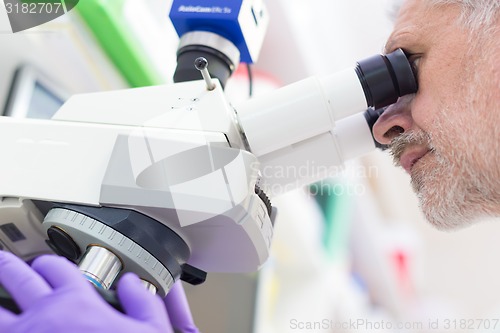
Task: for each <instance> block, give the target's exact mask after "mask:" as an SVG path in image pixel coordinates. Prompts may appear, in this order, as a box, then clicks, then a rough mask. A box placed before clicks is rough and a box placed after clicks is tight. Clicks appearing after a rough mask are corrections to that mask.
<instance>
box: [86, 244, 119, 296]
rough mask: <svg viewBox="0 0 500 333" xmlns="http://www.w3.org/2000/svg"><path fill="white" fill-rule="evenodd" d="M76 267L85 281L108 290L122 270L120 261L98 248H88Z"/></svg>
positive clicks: (106, 250) (107, 251)
mask: <svg viewBox="0 0 500 333" xmlns="http://www.w3.org/2000/svg"><path fill="white" fill-rule="evenodd" d="M78 266H79V268H80V271H82V273H83V275H84V276H85V277H86V278H87V280H89V281H90V282H92V283H93V284H94V285H95V286H96V287H99V288H102V289H109V288H110V287H111V284H113V281H114V280H115V279H116V277H117V276H118V273H120V271H121V269H122V263H121V261H120V259H119V258H118V257H117V256H116V255H115V254H114V253H113V252H111V251H109V250H108V249H105V248H103V247H100V246H89V247H88V248H87V251H86V252H85V254H84V255H83V258H82V260H81V261H80V264H79V265H78Z"/></svg>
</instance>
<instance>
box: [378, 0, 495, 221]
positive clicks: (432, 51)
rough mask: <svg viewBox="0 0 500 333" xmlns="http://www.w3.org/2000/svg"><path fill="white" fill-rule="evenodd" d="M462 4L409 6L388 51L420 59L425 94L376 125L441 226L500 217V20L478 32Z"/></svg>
mask: <svg viewBox="0 0 500 333" xmlns="http://www.w3.org/2000/svg"><path fill="white" fill-rule="evenodd" d="M459 16H460V7H459V6H456V5H448V6H443V7H430V6H429V5H427V4H426V1H422V0H409V1H407V2H406V3H405V5H404V6H403V7H402V9H401V11H400V14H399V16H398V19H397V22H396V25H395V28H394V31H393V33H392V35H391V36H390V38H389V41H388V43H387V47H386V52H392V51H393V50H395V49H397V48H402V49H403V50H405V51H406V52H407V53H408V54H411V56H410V57H409V59H410V61H412V62H413V63H414V66H415V69H416V71H417V73H418V74H417V79H418V84H419V89H418V92H417V93H416V94H414V95H410V96H405V97H402V98H400V99H399V100H398V102H397V103H396V104H394V105H392V106H391V107H389V108H388V109H387V110H386V111H385V112H384V114H383V115H382V116H381V117H380V118H379V120H378V121H377V123H376V124H375V126H374V129H373V133H374V135H375V138H376V139H377V141H379V142H380V143H383V144H391V150H392V153H393V155H394V158H395V162H396V164H399V165H401V166H402V167H403V168H404V169H405V170H406V171H407V172H408V173H409V174H410V175H411V178H412V185H413V188H414V190H415V191H416V193H417V195H418V197H419V200H420V205H421V208H422V210H423V212H424V214H425V216H426V217H427V219H428V220H429V221H430V222H431V223H432V224H433V225H435V226H436V227H438V228H440V229H449V228H452V227H460V226H464V225H467V224H469V223H470V222H472V221H473V220H474V219H476V218H479V217H483V216H500V150H499V149H500V110H499V106H500V61H498V60H497V59H495V58H496V57H498V55H499V54H500V43H498V41H499V40H500V33H499V31H500V29H498V26H499V24H500V21H499V19H498V15H497V18H496V22H495V23H494V24H495V27H496V28H497V29H496V30H495V31H493V30H492V31H491V32H490V33H488V34H478V33H477V32H471V31H470V30H468V29H467V28H465V26H464V25H462V24H461V23H460V22H459V21H458V18H459Z"/></svg>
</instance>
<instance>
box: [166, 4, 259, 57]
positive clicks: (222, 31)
mask: <svg viewBox="0 0 500 333" xmlns="http://www.w3.org/2000/svg"><path fill="white" fill-rule="evenodd" d="M243 1H244V0H212V1H209V2H208V3H207V1H206V0H174V1H173V3H172V8H171V10H170V15H169V16H170V20H171V21H172V23H173V25H174V28H175V30H176V32H177V34H178V35H179V37H180V36H182V35H183V34H185V33H187V32H190V31H208V32H213V33H216V34H218V35H220V36H222V37H224V38H226V39H228V40H229V41H231V42H232V43H233V44H234V45H235V46H236V47H237V48H238V50H239V51H240V58H241V61H242V62H245V63H253V62H254V59H252V56H251V55H250V51H249V48H248V45H247V42H246V41H245V37H244V34H243V30H242V27H241V25H240V23H239V21H238V17H239V16H240V14H241V13H240V11H241V8H242V6H241V5H242V3H243ZM253 15H254V17H255V13H253ZM255 23H256V24H257V20H256V19H255Z"/></svg>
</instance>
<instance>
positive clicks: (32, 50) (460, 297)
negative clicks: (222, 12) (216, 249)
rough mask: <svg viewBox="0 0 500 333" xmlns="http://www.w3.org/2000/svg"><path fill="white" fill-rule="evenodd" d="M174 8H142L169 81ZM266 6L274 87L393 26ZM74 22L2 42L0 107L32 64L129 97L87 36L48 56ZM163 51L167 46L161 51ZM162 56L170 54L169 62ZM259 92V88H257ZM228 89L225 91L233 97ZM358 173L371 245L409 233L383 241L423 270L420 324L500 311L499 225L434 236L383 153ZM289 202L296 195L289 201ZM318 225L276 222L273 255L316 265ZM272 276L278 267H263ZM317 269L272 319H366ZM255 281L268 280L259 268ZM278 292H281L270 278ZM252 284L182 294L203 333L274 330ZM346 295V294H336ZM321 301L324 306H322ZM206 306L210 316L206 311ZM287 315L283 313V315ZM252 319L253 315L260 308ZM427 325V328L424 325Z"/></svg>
mask: <svg viewBox="0 0 500 333" xmlns="http://www.w3.org/2000/svg"><path fill="white" fill-rule="evenodd" d="M207 1H208V0H207ZM170 3H171V0H144V2H143V4H144V6H146V7H147V8H149V9H150V10H151V12H152V14H153V15H154V16H155V17H156V19H157V22H159V26H160V27H161V28H160V29H161V33H160V34H161V36H162V39H161V40H159V41H158V43H159V44H161V47H159V48H158V52H162V53H161V54H162V55H161V56H163V57H164V58H165V67H166V68H168V70H166V72H167V73H168V72H170V73H173V68H174V66H175V57H174V56H173V54H175V46H176V40H175V38H176V37H175V35H174V34H173V30H172V27H171V26H170V25H169V23H168V8H169V4H170ZM266 4H267V6H268V8H269V12H270V15H271V21H270V27H269V32H268V35H267V36H266V39H265V42H264V46H263V49H262V53H261V55H260V59H259V61H258V63H257V64H256V65H255V66H254V70H255V71H256V72H258V73H262V74H265V75H266V76H267V77H268V78H269V77H270V78H272V79H273V82H279V83H281V84H288V83H291V82H294V81H297V80H300V79H302V78H305V77H308V76H310V75H324V74H327V73H332V72H335V71H337V70H339V69H342V68H345V67H351V66H353V65H354V64H355V61H356V60H359V59H362V58H364V57H367V56H371V55H373V54H375V53H379V52H381V51H382V49H383V46H384V42H385V39H386V38H387V36H388V34H389V33H390V30H391V21H390V19H389V15H390V13H391V0H307V1H305V0H267V1H266ZM68 16H69V15H68ZM70 19H71V18H70V17H62V18H60V19H58V20H55V21H53V22H51V23H49V24H47V25H46V26H42V27H40V28H39V29H35V30H33V31H27V32H23V33H18V34H14V35H13V34H8V33H1V34H0V105H3V103H4V102H5V96H6V94H7V90H8V85H9V82H10V76H11V75H12V73H13V69H14V67H15V66H16V65H18V64H19V63H22V62H30V63H33V64H36V65H37V66H39V67H40V68H41V69H43V70H44V71H46V72H47V73H48V74H49V75H51V76H52V77H54V79H55V80H57V81H58V82H60V84H61V85H62V86H64V87H65V88H67V90H68V91H70V92H72V93H78V92H87V91H97V90H107V89H120V88H123V87H125V86H126V84H125V83H124V81H123V79H122V78H121V77H120V76H119V74H117V72H116V71H115V70H114V68H113V66H112V65H111V64H110V63H109V61H108V60H107V59H106V57H105V56H104V55H103V54H102V52H101V51H100V50H99V48H98V47H96V46H95V45H94V44H93V42H92V37H91V36H86V35H85V34H84V33H83V35H84V37H80V39H79V41H81V42H82V43H83V44H78V43H76V44H74V45H73V46H72V47H71V49H65V48H64V46H61V48H60V49H59V50H57V51H54V50H55V49H54V48H52V47H49V46H48V45H64V44H65V43H69V42H68V41H66V42H65V41H64V40H71V38H72V37H74V35H73V30H72V29H73V23H72V22H73V21H68V20H70ZM6 27H8V26H7V25H6V16H5V12H4V8H3V7H2V6H0V31H5V30H6ZM164 44H168V45H169V46H168V47H166V48H165V45H164ZM75 45H76V46H75ZM169 50H170V51H171V52H172V53H171V54H167V53H168V52H169ZM58 57H59V58H58ZM256 82H257V84H258V81H256ZM261 84H262V85H266V87H265V89H264V90H269V89H272V88H271V86H272V85H269V84H268V82H264V83H261ZM229 87H230V86H229V85H228V89H229ZM257 90H258V89H257ZM355 163H358V165H363V166H372V167H375V168H376V170H377V172H376V173H374V174H372V175H371V176H370V177H365V178H364V179H362V180H361V181H362V182H363V183H364V184H365V185H366V186H367V188H368V187H369V188H370V191H371V195H370V196H369V197H366V198H356V199H357V204H358V205H359V209H361V210H362V209H363V207H364V203H363V200H369V201H365V204H366V206H370V207H373V209H374V210H375V211H376V212H377V214H379V215H377V216H379V217H380V219H379V220H378V221H377V223H376V224H375V223H374V224H375V225H376V226H380V228H375V229H376V230H374V231H372V232H371V233H369V235H367V236H366V237H370V235H372V236H373V234H375V233H377V232H378V231H377V230H379V229H382V228H384V230H404V231H403V232H400V233H399V234H398V232H397V231H396V232H393V233H390V232H388V233H386V234H385V237H393V238H392V240H391V241H393V242H395V243H397V242H398V241H400V242H404V243H405V244H409V246H412V247H413V248H415V250H416V256H418V260H416V262H415V264H414V266H412V267H413V268H414V272H413V274H414V282H415V286H416V288H417V289H418V293H419V295H420V296H421V299H422V300H423V301H422V307H423V308H424V310H423V311H422V312H421V313H424V314H425V313H426V314H427V315H428V316H429V314H432V313H433V311H434V314H436V315H441V316H446V315H447V313H452V314H453V315H456V316H458V317H457V318H456V319H462V318H466V319H470V318H472V319H481V318H485V319H486V318H487V317H486V314H489V313H490V312H491V311H492V310H493V309H494V308H496V306H497V305H498V303H500V283H498V281H500V266H499V265H497V264H496V261H497V260H496V258H497V257H498V255H497V254H498V253H500V242H498V240H497V239H498V235H499V234H500V224H499V223H494V222H493V223H484V224H479V225H475V226H473V227H470V228H467V229H465V230H462V231H458V232H453V233H444V232H440V231H437V230H435V229H433V228H432V227H430V226H429V225H428V224H427V223H426V222H425V221H424V220H423V218H422V216H421V213H420V212H419V210H418V206H417V201H416V199H415V196H414V195H413V193H412V191H411V188H410V186H409V179H408V176H406V175H405V174H404V173H403V172H402V171H401V170H397V169H396V168H394V167H393V166H392V163H391V161H390V158H389V157H388V155H387V154H386V153H380V152H375V153H373V154H370V155H369V156H366V157H364V158H362V159H360V160H359V161H356V162H355ZM290 195H291V196H294V195H296V193H295V194H290ZM275 202H276V204H277V205H278V208H279V209H281V210H284V209H287V205H288V206H290V204H291V203H293V204H295V205H297V202H298V201H297V197H293V200H290V201H289V202H288V203H287V202H286V197H283V198H279V199H276V201H275ZM299 202H300V200H299ZM303 202H304V206H308V205H310V204H311V203H310V202H307V199H304V201H303ZM304 209H305V208H304V207H300V213H301V214H306V215H307V213H305V212H304ZM311 209H312V210H314V208H311ZM314 214H315V213H313V211H311V214H310V215H309V216H308V219H309V220H310V221H301V222H303V223H306V222H310V223H311V225H310V228H305V225H304V224H297V221H294V222H290V228H288V229H287V221H286V218H285V220H279V226H277V229H276V233H277V234H276V237H277V240H278V242H277V244H278V245H276V246H279V247H277V248H275V249H274V251H281V250H282V249H283V248H286V246H289V245H290V243H288V242H290V241H294V242H299V243H300V245H302V246H305V252H302V254H304V253H306V254H307V255H309V256H310V257H314V248H315V247H316V246H317V244H315V240H316V239H315V237H317V236H318V234H319V233H320V232H321V231H320V229H319V228H318V225H317V223H318V221H317V220H318V219H317V218H316V219H315V218H314ZM290 215H293V214H291V213H290V212H288V213H287V212H284V213H283V214H282V216H284V217H287V218H290V219H291V218H292V217H293V216H290ZM296 216H297V217H298V216H299V215H296ZM300 216H302V215H300ZM496 222H498V221H496ZM359 226H360V224H357V227H359ZM361 226H362V224H361ZM385 228H387V229H385ZM354 230H355V229H354ZM389 234H390V235H389ZM410 234H411V235H410ZM394 235H396V236H394ZM398 235H399V236H401V238H400V239H399V240H397V237H398ZM299 236H300V237H299ZM385 239H389V238H385ZM372 240H373V239H372ZM377 242H380V239H378V240H376V241H375V240H374V244H375V243H377ZM387 242H389V241H387ZM374 246H375V245H374ZM379 249H380V248H379ZM287 253H291V252H287ZM287 258H288V259H289V260H290V265H291V266H290V267H292V266H293V267H297V266H300V265H299V264H300V263H301V260H304V261H305V260H306V259H305V258H304V257H299V255H298V254H297V255H296V256H294V255H289V256H288V257H287ZM316 259H317V258H316ZM294 261H295V262H294ZM272 265H273V259H271V261H270V264H269V265H268V266H272ZM313 266H314V268H315V269H316V271H315V272H314V273H315V274H311V275H310V276H307V275H303V276H298V275H300V269H299V268H297V269H299V270H298V271H290V272H291V273H290V274H294V275H293V276H291V277H293V279H291V278H290V280H288V281H286V282H287V283H283V284H282V285H281V290H283V288H286V286H289V288H290V290H288V291H287V292H288V297H289V302H288V303H287V304H288V307H280V313H279V314H280V315H281V316H282V318H285V319H283V320H286V318H289V317H290V316H295V315H297V313H303V314H304V315H305V316H306V317H307V314H310V313H314V312H315V310H316V313H317V308H315V307H318V306H320V304H321V305H325V307H326V306H332V307H334V308H335V309H337V310H338V311H340V310H342V309H344V310H345V312H346V313H347V314H345V316H348V314H349V313H352V314H353V316H354V315H357V316H359V313H356V311H363V310H366V309H363V306H364V305H366V302H367V300H366V299H365V298H366V295H363V294H362V292H358V291H357V289H356V287H355V286H352V285H349V281H347V280H346V276H345V274H344V273H345V272H346V267H341V268H340V270H337V268H338V267H337V268H332V269H330V270H329V271H328V272H327V273H328V274H331V275H325V276H326V278H325V276H324V277H321V276H318V274H319V273H321V265H320V264H314V263H313ZM311 267H312V266H308V267H307V268H311ZM271 268H272V267H271ZM262 274H263V275H266V274H268V275H269V274H273V273H272V272H271V273H270V269H267V268H266V267H264V271H263V273H262ZM274 276H275V277H276V275H274ZM330 276H331V277H333V278H332V279H331V285H330V286H331V289H330V286H329V281H330V280H328V278H329V277H330ZM381 276H384V274H381ZM267 281H269V280H267ZM273 281H275V282H277V283H280V281H279V280H276V279H275V280H273ZM294 281H295V282H296V283H298V284H303V285H304V286H305V289H303V290H301V291H299V292H298V293H297V294H294V292H297V290H294V289H293V288H294V287H295V285H294V284H293V283H294ZM255 283H256V280H255V276H254V275H250V276H248V275H245V276H228V275H220V276H218V275H215V278H213V279H212V280H210V276H209V281H208V284H207V286H206V287H203V286H202V287H190V286H187V291H188V296H189V298H190V301H191V302H192V305H193V308H194V312H195V316H196V318H200V320H201V322H202V323H203V325H206V326H201V327H202V328H204V331H205V332H216V331H217V332H229V331H231V329H232V330H233V331H235V330H234V327H237V326H238V324H239V325H241V327H242V329H241V330H240V331H238V332H242V333H243V332H247V331H248V332H250V331H249V330H250V327H251V326H252V324H251V321H252V320H253V316H254V310H255V309H254V307H255V304H257V305H258V307H260V309H261V310H262V309H263V312H264V313H262V311H261V313H260V314H259V315H258V319H259V320H260V321H261V322H262V321H270V320H272V319H273V316H272V315H271V316H270V315H269V313H267V316H266V313H265V311H267V310H269V311H272V310H271V309H273V305H275V304H269V303H268V302H269V300H270V298H266V297H264V296H265V295H264V296H262V295H261V294H260V295H258V299H257V303H255V302H256V301H255V297H257V295H256V289H255ZM341 283H344V284H341ZM374 283H375V282H374ZM377 283H380V284H381V285H383V288H385V289H384V290H386V291H387V294H388V295H392V294H397V290H396V289H395V287H394V286H393V285H392V286H391V282H390V280H389V278H387V279H379V280H378V282H377ZM263 284H264V283H262V284H261V285H259V288H260V289H259V292H261V293H264V294H266V293H273V292H274V291H273V290H274V289H273V288H272V286H271V288H270V287H269V286H268V285H267V286H266V285H263ZM318 285H319V286H321V288H324V289H323V290H324V293H321V292H318V290H319V291H321V289H318V288H317V287H318ZM341 286H347V287H348V288H347V290H346V289H342V288H341ZM315 287H316V289H315ZM202 288H204V289H202ZM307 288H309V289H307ZM381 288H382V287H381ZM239 293H240V294H239ZM311 294H312V295H315V297H316V303H307V300H310V298H309V299H308V298H307V297H308V295H311ZM267 296H269V295H267ZM320 296H324V298H321V299H320V298H319V297H320ZM380 297H382V296H380ZM302 300H303V301H302ZM434 300H438V301H434ZM207 301H208V302H207ZM274 301H275V302H278V301H280V302H283V299H281V300H277V299H276V298H274ZM301 302H302V303H303V304H301ZM398 302H401V300H400V299H399V298H398V296H394V297H392V296H391V298H390V299H389V300H387V302H386V303H385V305H386V306H387V307H388V308H389V309H391V308H392V307H393V306H394V304H396V305H398V304H401V303H398ZM206 304H209V305H211V306H210V307H207V306H206ZM281 304H285V303H281ZM391 304H392V305H391ZM425 304H427V305H425ZM301 305H303V308H302V309H301V307H300V306H301ZM287 309H288V311H289V313H286V311H287ZM339 309H340V310H339ZM348 310H349V311H351V312H349V311H348ZM301 311H302V312H301ZM322 311H323V312H321V313H322V315H323V316H326V317H328V316H329V314H328V312H326V311H327V308H324V309H323V310H322ZM255 312H256V313H259V309H256V310H255ZM272 314H276V313H275V312H273V313H272ZM287 316H288V317H287ZM311 316H312V315H311ZM333 316H334V314H332V317H333ZM381 316H382V315H381ZM382 317H383V316H382ZM382 317H380V318H382ZM490 317H491V316H490ZM497 318H498V315H497ZM312 319H314V318H311V320H312ZM427 319H429V318H425V320H427ZM210 322H212V324H210ZM260 324H261V323H257V324H255V328H258V327H265V328H269V327H271V326H266V325H265V324H264V326H259V325H260ZM274 327H275V328H276V326H274ZM288 331H291V330H286V328H285V329H283V327H282V330H281V331H279V330H275V331H273V332H288ZM259 332H264V331H259ZM269 332H271V331H269Z"/></svg>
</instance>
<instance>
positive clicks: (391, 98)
mask: <svg viewBox="0 0 500 333" xmlns="http://www.w3.org/2000/svg"><path fill="white" fill-rule="evenodd" d="M356 73H357V74H358V78H359V80H360V82H361V85H362V87H363V91H364V93H365V97H366V100H367V102H368V106H371V107H374V108H375V109H379V108H382V107H384V106H388V105H391V104H393V103H394V102H396V101H397V100H398V98H399V97H401V96H404V95H407V94H412V93H415V92H416V91H417V80H416V78H415V74H414V73H413V70H412V68H411V65H410V63H409V62H408V58H407V57H406V55H405V53H404V52H403V50H401V49H397V50H396V51H394V52H392V53H389V54H387V55H376V56H373V57H370V58H367V59H365V60H362V61H359V62H358V63H357V66H356Z"/></svg>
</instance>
